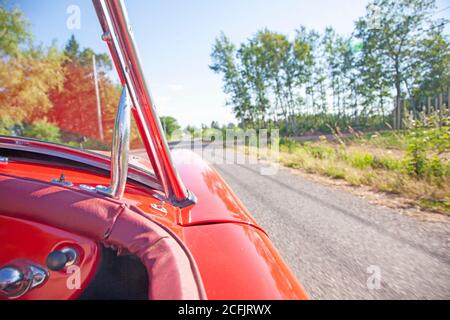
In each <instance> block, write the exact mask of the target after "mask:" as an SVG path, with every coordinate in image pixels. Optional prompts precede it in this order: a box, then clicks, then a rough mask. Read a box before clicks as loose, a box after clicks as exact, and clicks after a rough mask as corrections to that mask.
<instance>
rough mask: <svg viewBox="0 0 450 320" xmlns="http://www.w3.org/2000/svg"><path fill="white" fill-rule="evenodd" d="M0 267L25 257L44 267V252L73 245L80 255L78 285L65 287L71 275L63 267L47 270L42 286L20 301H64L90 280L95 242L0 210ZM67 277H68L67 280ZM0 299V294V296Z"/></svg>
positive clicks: (95, 256)
mask: <svg viewBox="0 0 450 320" xmlns="http://www.w3.org/2000/svg"><path fill="white" fill-rule="evenodd" d="M0 243H2V250H1V253H0V266H4V265H7V264H9V263H11V262H13V261H14V260H16V259H27V260H30V261H31V262H33V263H36V264H37V265H40V266H42V267H45V261H46V259H47V255H48V254H49V253H50V252H52V251H53V250H58V249H62V248H64V247H72V248H75V249H76V250H77V251H78V253H79V254H80V257H79V260H78V261H77V263H76V265H77V266H78V267H80V273H79V275H80V288H79V289H76V288H74V289H69V288H68V286H67V282H68V280H69V284H71V285H72V284H74V283H75V282H72V280H74V279H75V278H74V274H72V273H68V272H67V270H62V271H49V274H50V275H49V278H48V280H47V282H46V283H44V285H42V286H41V287H39V288H35V289H33V290H31V291H29V292H28V293H26V294H25V295H24V296H22V297H20V298H19V299H21V300H36V299H39V300H67V299H74V298H76V297H78V296H79V295H80V294H81V293H82V292H83V290H84V289H85V288H86V287H87V285H88V284H89V282H90V281H91V279H92V277H93V275H94V274H95V271H96V269H97V264H98V261H99V251H98V248H97V245H96V244H95V242H93V241H91V240H89V239H87V238H84V237H80V236H77V235H74V234H72V233H70V232H66V231H63V230H60V229H56V228H52V227H49V226H46V225H42V224H38V223H34V222H30V221H24V220H19V219H14V218H10V217H4V216H1V211H0ZM69 277H72V278H70V279H69ZM0 299H1V297H0Z"/></svg>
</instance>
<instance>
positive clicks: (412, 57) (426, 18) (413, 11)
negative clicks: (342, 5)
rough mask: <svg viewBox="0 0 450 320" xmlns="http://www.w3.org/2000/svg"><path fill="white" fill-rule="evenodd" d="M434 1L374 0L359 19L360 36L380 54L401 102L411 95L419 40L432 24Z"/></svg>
mask: <svg viewBox="0 0 450 320" xmlns="http://www.w3.org/2000/svg"><path fill="white" fill-rule="evenodd" d="M434 8H435V1H434V0H373V1H372V2H370V3H369V5H368V6H367V14H366V16H365V17H363V18H361V19H359V20H358V21H357V22H356V36H357V37H358V38H359V39H361V40H362V41H363V43H364V45H365V46H370V50H371V51H372V52H373V53H374V57H378V58H379V59H380V62H379V63H378V64H377V65H378V66H382V68H383V70H382V73H383V74H384V76H385V77H386V79H388V81H389V83H390V84H391V85H393V86H394V88H395V96H396V102H397V105H398V104H399V101H400V98H401V97H402V95H403V94H404V93H407V94H408V95H411V81H412V80H414V78H415V74H416V72H417V67H418V66H419V65H418V60H417V58H418V48H419V45H418V44H419V43H420V42H421V41H422V40H423V38H424V35H425V34H426V32H424V30H426V29H427V27H429V25H430V21H431V14H432V10H433V9H434Z"/></svg>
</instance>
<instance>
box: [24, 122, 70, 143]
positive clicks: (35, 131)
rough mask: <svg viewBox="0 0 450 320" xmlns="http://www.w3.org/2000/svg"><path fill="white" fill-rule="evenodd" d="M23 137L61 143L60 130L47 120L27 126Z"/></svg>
mask: <svg viewBox="0 0 450 320" xmlns="http://www.w3.org/2000/svg"><path fill="white" fill-rule="evenodd" d="M23 136H24V137H29V138H34V139H38V140H43V141H49V142H56V143H58V142H61V132H60V130H59V128H58V127H57V126H56V125H54V124H52V123H50V122H48V121H47V119H41V120H36V121H34V122H33V123H32V124H29V125H26V126H25V127H24V130H23Z"/></svg>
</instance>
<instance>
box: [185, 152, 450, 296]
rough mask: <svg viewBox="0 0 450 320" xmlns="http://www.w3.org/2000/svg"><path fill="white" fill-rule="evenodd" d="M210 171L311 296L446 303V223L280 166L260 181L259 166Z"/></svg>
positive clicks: (449, 231) (449, 239)
mask: <svg viewBox="0 0 450 320" xmlns="http://www.w3.org/2000/svg"><path fill="white" fill-rule="evenodd" d="M178 147H179V148H180V146H178ZM184 147H185V146H181V148H184ZM210 160H211V159H210ZM213 166H214V167H215V168H216V170H217V171H218V172H219V173H220V174H221V175H222V177H223V178H224V179H225V180H226V181H227V183H228V184H229V185H230V186H231V188H232V189H233V190H234V192H235V193H236V194H237V195H238V197H239V198H240V199H241V201H242V202H243V203H244V204H245V206H246V207H247V208H248V210H249V211H250V212H251V213H252V214H253V216H254V217H255V219H256V220H257V221H258V223H259V224H260V225H261V226H262V227H263V228H264V229H265V230H266V231H267V233H268V234H269V236H270V238H271V239H272V241H273V243H274V244H275V246H276V247H277V248H278V250H279V251H280V253H281V255H282V256H283V257H284V259H285V261H286V262H287V263H288V265H289V266H290V268H291V269H292V271H293V272H294V273H295V275H296V276H297V277H298V279H299V280H300V282H301V283H302V284H303V286H304V287H305V290H306V291H307V292H308V294H309V295H310V297H311V298H313V299H449V298H450V250H449V249H450V226H449V225H448V224H444V223H436V222H423V221H420V220H418V219H417V218H414V217H410V216H403V215H401V214H399V213H398V212H395V211H394V210H391V209H388V208H385V207H381V206H376V205H372V204H370V203H368V202H367V201H365V200H364V199H362V198H359V197H357V196H355V195H352V194H350V193H347V192H345V191H340V190H336V189H334V188H333V187H329V186H324V185H321V184H318V183H316V182H312V181H309V180H306V179H304V178H302V177H301V176H298V175H294V174H292V173H291V172H290V171H289V170H287V169H282V168H280V169H279V170H278V173H277V174H275V175H272V176H263V175H261V174H260V170H259V167H260V165H249V164H244V165H243V164H215V165H213Z"/></svg>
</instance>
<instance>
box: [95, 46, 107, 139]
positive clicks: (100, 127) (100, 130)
mask: <svg viewBox="0 0 450 320" xmlns="http://www.w3.org/2000/svg"><path fill="white" fill-rule="evenodd" d="M92 66H93V69H94V84H95V95H96V96H97V121H98V134H99V136H100V140H101V141H103V140H104V139H105V137H104V136H103V120H102V106H101V104H100V91H99V87H98V78H97V62H96V60H95V54H93V55H92Z"/></svg>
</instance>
